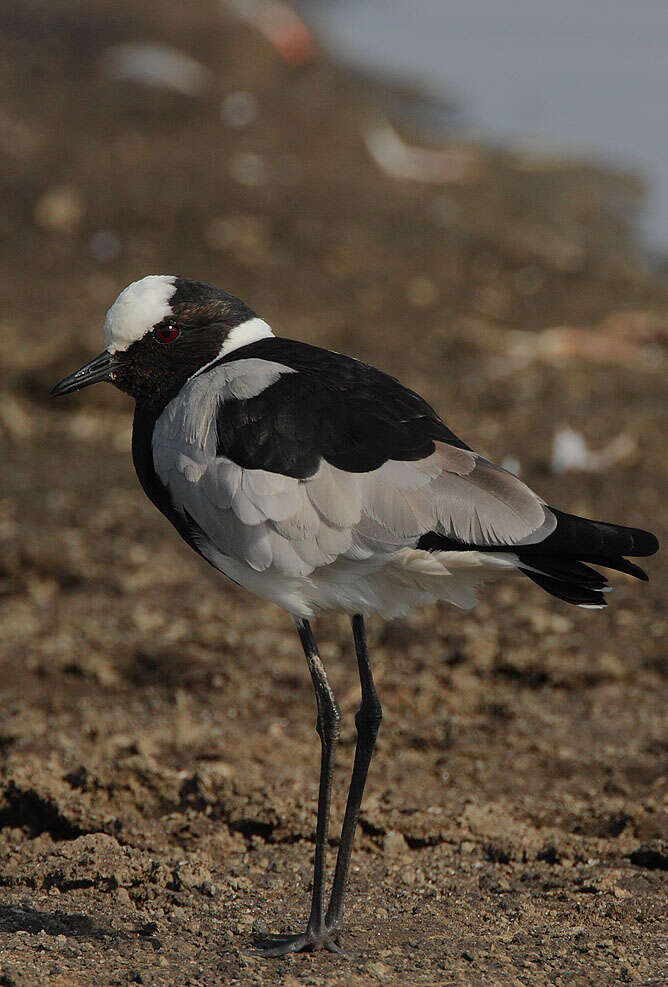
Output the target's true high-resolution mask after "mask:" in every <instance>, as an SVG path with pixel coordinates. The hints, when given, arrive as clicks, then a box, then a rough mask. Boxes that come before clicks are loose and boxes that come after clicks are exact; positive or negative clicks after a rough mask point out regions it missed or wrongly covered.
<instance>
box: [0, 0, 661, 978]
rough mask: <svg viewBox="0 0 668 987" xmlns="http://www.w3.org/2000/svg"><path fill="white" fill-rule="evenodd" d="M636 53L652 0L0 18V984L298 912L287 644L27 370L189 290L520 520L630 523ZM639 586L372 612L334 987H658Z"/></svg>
mask: <svg viewBox="0 0 668 987" xmlns="http://www.w3.org/2000/svg"><path fill="white" fill-rule="evenodd" d="M667 41H668V13H666V11H665V9H664V7H662V6H661V5H659V4H655V3H651V2H650V0H640V2H638V3H636V4H635V5H633V8H632V9H631V7H629V6H628V5H623V4H621V3H620V2H617V0H609V2H606V3H603V0H585V2H582V0H581V2H580V3H579V4H575V3H574V2H571V0H566V2H563V3H561V4H559V5H558V7H554V6H553V5H552V6H550V5H547V4H529V3H526V2H524V0H516V2H514V3H501V4H499V3H497V4H491V3H488V2H484V3H483V0H475V2H468V3H466V4H464V3H456V2H453V3H448V4H445V3H438V2H435V0H421V2H417V0H415V2H412V3H409V2H408V0H397V2H395V3H392V4H382V3H380V2H378V0H363V2H356V3H352V2H348V0H339V2H336V0H331V2H327V0H312V2H301V3H300V4H299V5H298V6H292V5H288V4H286V3H283V2H282V0H220V2H219V3H216V2H214V0H192V2H191V3H188V4H183V3H181V2H177V0H150V2H147V3H145V4H142V5H138V4H136V3H130V2H129V0H113V2H112V0H86V2H83V0H4V2H3V4H2V6H1V7H0V142H1V146H0V152H1V157H0V161H1V165H0V167H1V168H2V182H1V185H0V196H1V202H0V271H1V275H2V276H1V277H0V327H1V335H0V340H1V341H2V346H1V347H0V442H1V443H2V463H3V466H2V481H1V483H0V621H1V623H2V629H3V630H2V637H1V638H0V700H1V706H0V708H1V709H2V713H1V714H0V861H1V863H0V940H1V943H2V945H1V947H0V977H1V978H3V979H2V982H3V983H12V984H17V985H23V984H28V985H32V984H38V983H46V982H49V983H57V982H61V983H67V984H71V983H77V984H89V983H93V982H94V981H95V982H97V983H100V982H101V981H100V979H99V972H98V971H99V970H100V969H101V968H102V965H104V969H105V971H106V973H108V977H109V981H108V982H109V983H112V982H114V983H130V982H136V983H142V982H143V983H156V984H157V983H170V984H171V983H175V984H176V983H178V984H181V983H183V984H186V983H189V984H198V983H202V984H208V983H217V982H226V983H250V982H254V983H255V982H257V983H260V982H261V983H286V984H287V983H288V982H289V981H288V980H287V979H284V976H287V974H286V968H284V967H283V966H280V965H279V966H277V967H267V966H265V965H263V964H260V965H257V964H256V963H255V961H254V960H252V959H250V958H247V957H246V956H245V955H244V954H243V953H242V952H241V951H242V950H243V949H244V948H245V947H246V946H247V945H248V944H249V942H250V937H251V934H252V932H253V930H254V929H255V930H256V931H257V930H258V929H262V928H271V929H272V930H274V928H278V927H279V926H281V927H282V926H283V925H299V923H300V922H301V919H302V913H303V910H304V902H305V900H306V898H307V896H308V881H309V880H310V857H311V854H312V849H313V828H314V804H315V802H314V800H315V795H316V788H317V759H318V757H317V744H316V738H315V734H314V733H313V729H312V726H313V715H314V714H313V708H312V706H313V700H312V695H311V688H310V684H309V682H308V678H307V676H306V675H305V673H304V668H303V667H302V666H303V661H302V659H301V657H300V654H299V648H298V644H297V642H296V638H295V636H294V632H293V630H292V628H291V623H290V621H289V619H288V618H287V617H286V615H285V614H283V613H281V612H280V611H278V610H276V609H275V608H274V607H272V606H270V605H269V604H266V603H263V602H261V601H258V600H254V599H253V598H251V597H249V596H248V595H246V594H245V593H244V592H243V591H241V590H239V589H237V588H236V587H234V586H233V585H231V584H227V583H223V582H222V581H220V582H219V581H217V580H216V578H215V577H214V575H213V574H212V573H211V572H209V571H208V570H207V569H206V568H205V567H204V565H203V564H202V563H200V561H199V560H198V559H197V558H196V557H194V555H192V553H189V552H188V550H187V548H186V547H185V546H183V545H182V544H181V543H180V542H179V540H178V536H177V535H176V534H175V533H174V532H172V531H171V529H170V528H169V527H168V526H167V524H166V522H165V521H164V519H163V518H161V517H160V516H159V515H158V514H157V512H155V510H154V509H153V508H152V506H151V505H150V504H149V503H148V501H146V499H145V498H144V496H143V495H142V494H141V492H140V490H139V487H138V483H137V481H136V478H135V476H134V471H133V468H132V464H131V461H130V456H129V443H130V434H131V413H132V409H131V405H130V402H129V401H128V400H127V399H126V398H125V397H124V396H122V395H120V394H119V393H117V392H116V391H115V390H114V389H112V388H102V387H100V388H93V389H90V390H87V391H85V392H84V393H82V394H81V395H75V396H73V397H72V398H70V399H67V400H61V401H58V402H56V401H52V400H50V399H49V397H48V392H49V389H50V387H51V386H52V385H53V383H54V382H55V381H56V380H58V379H59V378H60V377H61V376H62V375H63V374H65V373H67V372H69V371H70V370H72V369H74V368H75V367H78V366H79V365H80V364H81V363H82V362H84V360H86V359H89V358H90V357H91V356H92V355H94V354H95V353H97V352H98V351H99V350H100V349H101V345H102V330H101V326H102V323H103V319H104V313H105V311H106V309H107V308H108V307H109V305H111V303H112V302H113V300H114V298H115V297H116V295H117V294H118V292H119V291H120V290H121V288H122V287H124V286H125V285H126V284H127V283H129V282H130V281H133V280H136V279H138V278H141V277H143V276H144V275H146V274H150V273H176V274H182V275H185V276H189V277H194V278H198V279H200V280H206V281H211V282H213V283H215V284H218V285H220V286H222V287H225V288H226V289H227V290H229V291H231V292H233V293H235V294H238V295H239V296H241V297H242V298H244V300H245V301H247V302H248V304H249V305H251V307H252V308H253V309H255V310H256V311H257V312H258V313H259V314H260V315H261V316H262V317H263V318H265V319H266V320H267V321H268V322H270V323H271V324H272V326H273V327H274V329H275V330H276V331H277V332H278V333H280V334H282V335H286V336H291V337H296V338H301V339H304V340H307V341H309V342H312V343H315V344H319V345H324V346H327V347H331V348H333V349H336V350H340V351H345V352H348V353H350V354H352V355H355V356H358V357H361V358H362V359H366V360H369V361H370V362H373V363H374V364H376V365H378V366H380V367H381V368H382V369H384V370H386V371H388V372H390V373H393V374H395V375H397V376H400V377H401V379H402V380H403V381H404V382H405V383H407V384H408V385H409V386H411V387H413V388H415V389H417V390H419V391H420V392H421V393H423V394H424V395H425V397H426V398H427V399H428V400H429V401H430V402H431V403H432V404H434V405H435V406H436V407H437V409H438V410H439V411H440V412H441V413H442V415H443V417H444V418H445V420H446V421H447V422H448V424H449V425H450V426H451V427H452V428H453V429H454V430H455V432H456V433H457V434H459V435H461V436H462V437H463V438H464V439H465V440H466V441H467V442H468V443H470V444H471V445H472V446H473V447H475V448H477V449H479V450H480V451H482V452H484V453H485V454H487V455H488V456H490V457H491V458H493V459H494V460H496V461H498V462H502V463H503V464H504V465H505V466H506V467H507V468H509V469H512V470H514V471H516V472H518V473H520V474H521V475H522V477H523V479H525V480H526V481H527V482H528V483H529V484H530V485H532V486H533V487H534V488H536V489H537V490H538V491H539V492H540V493H541V495H542V496H544V497H545V499H546V500H548V502H551V503H555V504H556V505H557V506H560V507H563V508H564V509H567V510H570V511H572V512H575V513H579V514H583V515H590V516H595V517H599V518H602V519H608V520H612V521H617V522H619V523H629V524H634V525H639V526H645V527H648V528H650V529H651V530H654V531H655V532H656V533H657V535H658V536H659V538H660V539H661V538H665V534H666V528H667V527H668V524H667V521H668V514H667V511H666V504H665V490H666V481H667V473H668V466H667V462H666V455H665V415H666V384H665V375H666V365H667V364H666V351H667V348H668V293H667V287H668V280H667V275H666V270H667V267H666V262H665V256H666V244H667V242H668V186H667V181H668V179H667V176H668V167H667V163H668V129H667V128H666V126H665V119H664V117H665V111H664V103H665V90H666V82H667V81H668V79H667V77H668V67H667V66H668V62H666V59H665V57H664V52H665V48H666V43H667ZM647 568H648V570H649V572H650V574H651V577H652V581H651V582H650V584H649V585H648V586H645V585H640V584H638V583H633V584H632V583H631V582H630V581H629V580H627V579H626V578H625V577H623V576H621V575H620V576H617V577H613V581H614V584H615V590H614V593H613V594H612V597H611V601H610V602H611V606H610V608H609V609H608V611H606V612H605V613H601V614H598V613H596V614H591V613H587V612H586V611H581V610H577V609H574V608H568V607H567V606H566V605H564V604H561V603H559V602H558V601H555V600H553V599H551V598H548V597H547V596H545V595H544V594H541V593H540V592H539V591H538V590H537V589H534V588H532V587H530V586H529V584H528V583H527V584H526V586H525V585H520V584H519V583H517V584H515V583H513V584H511V583H508V584H505V585H498V586H496V587H493V588H491V589H490V590H489V591H488V592H486V593H485V595H484V599H483V601H482V602H481V604H480V606H479V607H478V608H477V609H476V610H474V611H472V612H471V613H460V612H458V611H454V610H449V609H447V608H446V607H433V608H429V609H428V610H425V611H423V612H420V613H416V614H414V615H411V617H410V618H409V619H407V620H406V621H403V622H397V623H394V624H391V625H386V626H383V625H381V624H380V622H377V623H376V622H372V626H371V640H372V647H373V653H374V655H375V667H376V677H377V680H378V684H379V691H380V693H381V698H382V700H383V705H384V708H385V720H384V723H383V730H382V734H381V740H380V744H379V748H378V755H377V758H376V760H375V761H374V766H373V769H372V774H371V777H370V782H369V796H368V799H367V801H366V803H365V807H364V809H363V814H362V825H361V833H360V841H359V844H360V845H359V848H358V856H357V858H356V861H357V864H358V865H359V869H358V870H355V872H354V873H353V876H352V892H353V897H354V899H355V902H356V905H355V923H356V925H355V927H354V928H353V929H351V931H350V933H347V935H346V946H347V947H349V948H351V949H352V950H354V952H355V956H356V961H355V962H356V964H357V965H356V966H355V967H354V969H355V970H356V971H357V972H356V975H357V976H359V977H360V978H361V979H360V981H359V982H364V983H366V982H385V983H397V984H398V983H402V984H403V983H407V982H410V983H433V982H434V981H435V980H438V979H439V978H441V979H442V980H443V981H444V982H445V981H447V982H457V983H470V982H476V983H478V982H479V983H505V982H508V983H510V982H513V983H515V982H530V983H552V982H554V977H555V976H556V974H557V973H559V974H564V975H568V976H569V977H570V978H571V979H574V980H575V981H576V982H582V983H601V982H617V980H618V978H619V977H621V976H622V975H623V978H624V979H625V980H626V982H637V983H651V982H658V980H656V977H658V976H659V972H658V971H659V969H660V964H661V955H662V954H661V947H660V943H659V940H658V926H659V904H660V897H659V895H660V887H661V883H662V882H665V872H666V868H667V867H668V849H667V846H666V832H667V830H668V826H667V821H668V813H667V809H666V791H667V789H666V774H665V757H666V723H665V697H666V667H667V666H666V657H665V656H666V627H667V626H668V625H667V617H666V602H665V591H664V583H663V579H664V573H665V568H664V563H663V560H662V558H661V556H659V557H657V558H656V559H652V560H650V561H649V562H648V565H647ZM316 630H317V634H318V639H319V641H320V643H321V651H322V654H323V658H324V660H325V662H326V664H327V665H328V668H329V671H330V676H331V679H332V681H333V684H334V685H335V688H336V690H337V693H338V695H339V697H340V699H341V702H342V706H343V707H344V713H345V714H347V719H346V725H345V729H344V734H343V741H342V746H341V758H340V766H339V769H338V772H339V773H338V774H337V796H338V797H337V805H336V806H335V810H334V818H333V832H334V833H336V831H337V828H338V824H339V823H340V818H341V814H342V805H341V804H340V803H341V801H342V798H343V791H344V784H345V782H346V781H347V777H346V776H347V773H348V770H349V767H350V764H349V762H350V760H351V757H352V750H353V745H354V728H353V722H352V712H353V710H354V708H355V706H356V701H357V685H356V673H355V669H354V661H353V660H352V655H351V642H350V635H349V630H348V628H347V625H346V622H345V621H344V620H342V619H340V618H338V617H331V616H324V617H323V618H322V619H320V620H319V621H318V623H317V628H316ZM285 886H289V887H290V889H291V892H292V889H293V888H294V895H292V893H291V897H290V900H289V901H285V900H284V901H282V902H281V901H280V900H279V895H278V894H277V888H279V887H285ZM302 899H303V900H302ZM302 959H304V963H303V964H302ZM290 971H291V973H290V976H293V977H297V978H298V980H299V982H301V979H299V978H304V977H306V978H307V980H308V982H309V983H339V982H341V983H348V982H350V980H349V979H348V980H346V979H345V977H346V976H348V977H349V975H350V971H348V972H347V973H346V972H345V971H342V970H341V969H340V968H339V966H338V961H337V960H336V959H334V958H331V957H329V956H325V957H323V956H321V955H320V954H319V955H318V957H317V959H316V960H313V959H312V958H311V959H308V958H301V957H300V958H297V959H296V960H295V962H294V963H293V964H292V965H291V966H290ZM527 971H529V972H527ZM620 971H622V973H620ZM57 977H61V978H63V979H61V980H58V979H57ZM137 977H140V978H141V979H137ZM522 977H525V978H528V979H526V980H525V981H522V980H521V978H522ZM133 978H134V979H133ZM309 978H310V979H309ZM337 978H339V979H337ZM104 982H106V981H104ZM304 982H306V981H304Z"/></svg>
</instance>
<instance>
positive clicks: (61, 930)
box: [0, 905, 141, 939]
mask: <svg viewBox="0 0 668 987" xmlns="http://www.w3.org/2000/svg"><path fill="white" fill-rule="evenodd" d="M12 932H30V933H33V934H37V933H39V932H46V934H47V935H49V936H61V935H62V936H67V937H68V938H74V939H129V938H130V936H129V935H128V933H127V932H121V931H119V930H117V929H112V928H110V927H109V926H103V925H99V924H98V923H97V922H95V921H94V920H93V919H92V918H90V917H89V916H88V915H79V914H71V913H69V912H62V911H55V912H40V911H38V910H37V909H36V908H31V907H30V906H27V905H0V934H2V933H5V934H7V933H12ZM139 935H141V933H139Z"/></svg>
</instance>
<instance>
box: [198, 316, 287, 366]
mask: <svg viewBox="0 0 668 987" xmlns="http://www.w3.org/2000/svg"><path fill="white" fill-rule="evenodd" d="M273 335H274V333H273V332H272V329H271V326H269V325H267V323H266V322H265V321H264V319H258V317H257V316H254V317H253V318H252V319H246V321H245V322H240V323H239V325H238V326H235V327H234V329H230V331H229V332H228V334H227V337H226V339H225V342H224V343H223V345H222V346H221V347H220V349H219V350H218V353H217V354H216V356H215V357H214V358H213V360H209V362H208V363H205V364H204V366H203V367H200V368H199V370H198V371H197V373H195V374H193V377H199V376H200V374H204V373H206V371H207V370H208V369H209V367H212V366H213V365H214V363H218V361H219V360H220V359H221V357H223V356H227V354H228V353H232V352H233V351H234V350H238V349H241V347H242V346H248V344H249V343H254V342H255V341H256V340H257V339H266V338H267V337H268V336H273ZM193 377H191V378H190V379H191V380H192V379H193Z"/></svg>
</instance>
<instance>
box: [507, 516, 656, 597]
mask: <svg viewBox="0 0 668 987" xmlns="http://www.w3.org/2000/svg"><path fill="white" fill-rule="evenodd" d="M550 510H551V511H552V513H553V514H554V516H555V517H556V519H557V527H556V528H555V530H554V531H553V532H552V534H551V535H549V536H548V537H547V538H546V539H545V541H542V542H540V543H539V544H538V545H526V546H524V547H522V548H515V549H514V551H515V553H516V554H517V555H518V556H519V559H520V568H521V569H522V571H523V572H524V574H525V575H526V576H528V577H529V579H532V580H533V581H534V582H535V583H538V585H539V586H542V587H543V589H545V590H547V592H548V593H552V595H553V596H558V597H559V599H561V600H566V602H567V603H576V604H579V605H580V606H584V607H604V606H606V600H605V595H604V594H605V593H606V591H608V590H609V588H610V587H609V585H608V581H607V579H606V578H605V576H602V575H601V574H600V573H599V572H596V570H595V569H590V568H589V566H588V565H585V563H587V562H588V563H591V564H592V565H600V566H604V567H605V568H607V569H616V570H617V571H618V572H626V573H628V574H629V575H631V576H635V577H636V579H642V580H644V581H645V582H646V581H647V578H648V577H647V574H646V573H645V572H644V570H643V569H641V568H640V566H638V565H635V564H634V563H633V562H629V561H628V560H627V559H626V558H624V556H625V555H631V556H646V555H654V553H655V552H656V551H657V550H658V548H659V542H658V541H657V539H656V538H655V536H654V535H653V534H651V533H650V532H649V531H642V530H641V529H640V528H624V527H622V526H621V525H619V524H608V523H606V522H605V521H590V520H588V519H587V518H582V517H577V516H576V515H575V514H563V513H562V512H561V511H558V510H556V509H555V508H553V507H552V508H550Z"/></svg>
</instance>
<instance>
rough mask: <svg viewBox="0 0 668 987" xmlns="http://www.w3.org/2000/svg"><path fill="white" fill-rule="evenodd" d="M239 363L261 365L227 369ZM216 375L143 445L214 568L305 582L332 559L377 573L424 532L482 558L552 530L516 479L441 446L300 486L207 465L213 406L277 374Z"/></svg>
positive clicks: (257, 472)
mask: <svg viewBox="0 0 668 987" xmlns="http://www.w3.org/2000/svg"><path fill="white" fill-rule="evenodd" d="M251 363H255V364H261V366H260V367H257V366H255V367H245V368H242V369H239V368H240V365H241V364H251ZM235 368H236V369H235ZM220 370H221V371H224V374H223V375H222V376H221V379H220V380H219V381H217V384H218V386H217V387H215V388H214V387H212V385H211V381H210V380H209V381H203V380H202V378H195V379H194V381H193V382H192V387H189V388H186V391H185V392H182V394H181V395H180V396H179V397H178V398H176V399H175V400H174V401H173V402H172V403H171V405H169V406H168V408H167V409H166V410H165V412H163V414H162V416H161V417H160V419H159V420H158V422H157V423H156V427H155V432H154V439H153V459H154V465H155V469H156V472H157V474H158V476H159V477H160V479H161V481H162V482H163V484H164V485H165V486H166V488H167V490H168V492H169V494H170V496H171V498H172V502H173V504H174V506H175V508H176V509H177V510H181V511H182V513H187V516H188V517H189V518H190V519H191V520H192V522H194V526H195V527H196V529H197V531H198V534H197V535H194V540H195V541H196V543H197V545H198V548H199V549H200V551H201V552H202V554H203V555H205V557H207V558H209V560H210V561H212V562H213V563H214V565H217V564H218V563H217V561H216V558H218V556H220V555H224V556H225V557H227V558H231V559H233V560H235V562H238V563H241V564H243V565H245V566H248V567H250V568H251V569H253V570H256V571H258V572H263V571H265V570H267V569H269V568H270V567H274V568H275V569H276V570H277V571H278V572H280V573H282V574H285V575H286V576H308V575H310V574H311V573H312V572H313V571H314V570H316V569H318V568H320V567H322V566H327V565H329V564H331V563H332V562H334V561H335V560H336V559H339V558H341V557H343V558H345V559H348V560H351V561H359V562H363V563H364V564H365V565H367V566H368V565H382V564H383V561H384V560H386V559H387V558H389V557H390V556H391V555H392V554H393V553H395V552H396V551H398V550H400V549H402V548H407V547H415V546H416V544H417V542H418V541H419V539H420V538H421V537H422V536H423V535H425V534H427V533H428V532H435V533H436V534H439V535H442V536H444V537H447V538H449V539H453V540H455V541H456V542H458V543H461V544H462V546H463V547H466V546H470V545H475V546H477V547H482V548H488V549H490V550H493V549H494V548H498V547H501V546H503V547H509V546H515V545H517V546H519V545H526V544H533V543H535V542H539V541H542V540H543V538H545V537H547V536H548V535H549V534H550V533H551V532H552V531H553V530H554V528H555V527H556V520H555V518H554V516H553V515H552V513H551V512H550V510H549V508H547V507H546V506H545V505H544V504H543V502H542V501H541V500H540V499H539V498H538V497H537V496H536V495H535V494H534V493H533V492H532V491H531V490H530V489H529V488H528V487H527V486H526V485H525V484H523V483H522V482H521V481H520V480H518V479H517V477H515V476H513V475H512V474H511V473H508V472H507V471H506V470H503V469H501V468H499V467H497V466H494V465H493V464H492V463H489V462H487V461H486V460H485V459H483V458H482V457H480V456H478V455H476V454H475V453H473V452H471V451H469V450H465V449H459V448H455V447H453V446H450V445H448V444H447V443H444V442H437V443H435V445H436V449H435V451H434V453H432V455H430V456H428V457H426V458H424V459H422V460H418V461H415V462H412V461H411V462H407V461H396V460H389V461H387V462H385V463H384V464H383V465H382V466H381V467H380V468H379V469H376V470H372V471H369V472H366V473H351V472H347V471H345V470H340V469H337V468H336V467H334V466H332V465H330V464H329V463H327V462H325V461H324V460H321V462H320V466H319V468H318V470H317V472H316V473H315V474H314V475H313V476H311V477H310V478H308V479H305V480H301V479H297V478H295V477H291V476H285V475H283V474H281V473H275V472H270V471H266V470H262V469H244V468H242V467H241V466H239V465H238V464H236V463H234V462H232V461H231V460H230V459H227V458H225V457H222V456H218V455H217V454H216V442H215V429H214V428H213V422H214V421H215V413H216V408H217V405H218V403H219V402H220V401H221V400H224V399H225V394H226V393H228V392H229V391H230V390H231V389H232V388H234V389H235V390H236V392H237V393H240V392H243V393H244V394H249V393H252V392H253V389H254V388H256V393H257V392H258V391H261V390H262V389H263V387H266V386H268V384H267V381H268V379H271V380H275V379H277V376H278V375H280V373H282V372H288V371H287V368H283V367H281V366H280V365H274V366H273V368H272V366H271V365H268V364H267V363H266V362H265V361H250V360H247V361H237V362H235V363H232V364H228V365H226V367H224V368H220ZM242 373H245V374H246V377H245V378H244V379H243V380H242ZM258 375H259V378H260V379H259V380H255V378H257V377H258ZM272 375H273V376H272ZM207 376H210V375H207ZM254 380H255V383H253V381H254ZM226 389H227V391H226ZM184 423H185V424H184ZM198 539H199V541H198Z"/></svg>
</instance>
